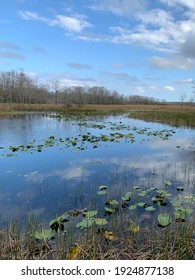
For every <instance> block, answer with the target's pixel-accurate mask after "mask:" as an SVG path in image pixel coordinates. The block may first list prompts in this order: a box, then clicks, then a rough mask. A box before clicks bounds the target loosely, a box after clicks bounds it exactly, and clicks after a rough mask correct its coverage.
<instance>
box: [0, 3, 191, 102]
mask: <svg viewBox="0 0 195 280" xmlns="http://www.w3.org/2000/svg"><path fill="white" fill-rule="evenodd" d="M0 7H1V8H0V71H11V70H15V71H18V70H20V69H22V70H23V71H24V72H25V73H26V74H27V75H29V76H30V77H31V78H33V79H36V80H37V82H38V83H52V82H54V81H59V82H60V85H61V86H62V87H63V86H67V87H71V86H84V87H93V86H103V87H106V88H107V89H108V90H116V91H118V92H119V93H120V94H123V95H124V96H129V95H141V96H148V97H154V98H155V99H159V100H166V101H181V98H182V96H185V101H188V100H190V99H191V98H192V96H193V91H195V89H193V82H194V81H195V0H155V1H154V0H55V1H54V0H6V1H5V0H0ZM194 96H195V94H194Z"/></svg>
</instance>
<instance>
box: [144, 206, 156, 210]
mask: <svg viewBox="0 0 195 280" xmlns="http://www.w3.org/2000/svg"><path fill="white" fill-rule="evenodd" d="M145 210H146V211H155V210H156V208H155V207H154V206H148V207H146V208H145Z"/></svg>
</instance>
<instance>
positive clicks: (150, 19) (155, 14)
mask: <svg viewBox="0 0 195 280" xmlns="http://www.w3.org/2000/svg"><path fill="white" fill-rule="evenodd" d="M137 18H138V19H140V20H141V21H142V22H143V23H144V24H151V25H155V26H156V25H158V26H164V25H167V24H168V23H169V22H173V16H172V15H171V13H170V12H167V11H165V10H162V9H153V10H151V11H145V12H140V13H138V14H137Z"/></svg>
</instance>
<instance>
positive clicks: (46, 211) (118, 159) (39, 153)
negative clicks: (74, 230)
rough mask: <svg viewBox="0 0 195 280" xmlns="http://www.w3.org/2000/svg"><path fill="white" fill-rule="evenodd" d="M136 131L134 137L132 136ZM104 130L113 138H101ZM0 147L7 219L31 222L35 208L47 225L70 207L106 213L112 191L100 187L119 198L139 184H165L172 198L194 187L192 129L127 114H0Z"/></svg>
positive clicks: (0, 188)
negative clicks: (69, 117)
mask: <svg viewBox="0 0 195 280" xmlns="http://www.w3.org/2000/svg"><path fill="white" fill-rule="evenodd" d="M97 125H101V126H102V127H100V126H97ZM159 131H163V132H162V134H163V135H159ZM110 133H112V134H115V133H120V134H122V135H123V137H122V136H120V137H119V138H116V137H115V138H114V136H112V135H110ZM129 133H132V134H133V135H134V137H132V138H129V137H127V136H125V135H127V134H129ZM167 133H168V134H170V135H169V136H168V137H166V135H167ZM148 134H151V135H148ZM83 135H85V136H83ZM86 135H87V136H89V138H86V137H87V136H86ZM101 135H104V136H108V138H101V140H102V139H104V140H105V141H100V137H101ZM115 135H116V134H115ZM160 136H161V137H160ZM94 137H95V138H94ZM86 139H88V141H87V140H86ZM94 139H95V140H94ZM117 141H118V142H117ZM131 142H132V143H131ZM21 145H23V146H22V147H20V148H18V147H19V146H21ZM10 146H12V147H16V149H17V148H18V150H16V151H13V149H10V148H9V147H10ZM27 146H29V148H28V149H27V148H26V147H27ZM0 147H1V148H0V225H1V224H2V223H4V221H9V220H11V219H12V218H15V217H18V218H20V219H21V221H23V223H26V221H27V218H28V215H29V213H31V214H33V215H34V216H35V217H36V218H37V219H38V220H39V221H40V222H42V223H47V224H48V221H50V220H51V219H52V218H53V217H55V216H56V214H60V213H63V212H64V211H67V210H73V209H83V208H85V207H86V208H88V209H89V210H90V209H99V211H103V209H104V206H105V205H104V202H105V196H102V195H98V194H97V191H98V190H99V189H98V188H99V186H101V185H106V186H108V187H109V198H111V199H118V200H119V199H120V198H121V196H122V195H124V194H125V193H126V192H127V191H132V190H133V186H135V185H138V186H141V188H142V189H144V190H145V189H148V188H151V187H156V188H158V189H163V188H164V189H166V190H168V192H169V193H171V194H172V198H171V199H173V200H174V199H175V200H178V195H180V193H181V192H180V193H179V194H178V190H177V187H179V186H183V187H184V192H182V194H183V193H185V196H189V195H190V194H193V195H194V193H195V160H194V159H195V137H194V130H193V129H185V128H178V129H176V128H173V127H170V126H168V125H162V124H157V123H149V122H144V121H138V120H134V119H130V118H128V117H127V116H125V115H124V116H120V117H118V116H117V117H113V116H109V117H94V118H93V119H90V120H89V119H88V120H63V119H61V120H58V119H56V118H51V117H50V116H49V115H44V114H40V113H39V114H37V113H36V114H34V113H29V114H25V115H22V116H18V117H5V118H1V119H0ZM165 182H170V183H171V185H169V186H166V183H165ZM134 197H135V196H134ZM134 200H135V199H134ZM134 202H135V201H132V202H131V203H130V204H133V203H134ZM148 206H150V204H149V205H148Z"/></svg>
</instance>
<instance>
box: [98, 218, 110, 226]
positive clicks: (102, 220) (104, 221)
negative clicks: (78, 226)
mask: <svg viewBox="0 0 195 280" xmlns="http://www.w3.org/2000/svg"><path fill="white" fill-rule="evenodd" d="M95 223H96V225H98V226H105V225H107V223H108V222H107V220H106V219H101V218H96V219H95Z"/></svg>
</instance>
